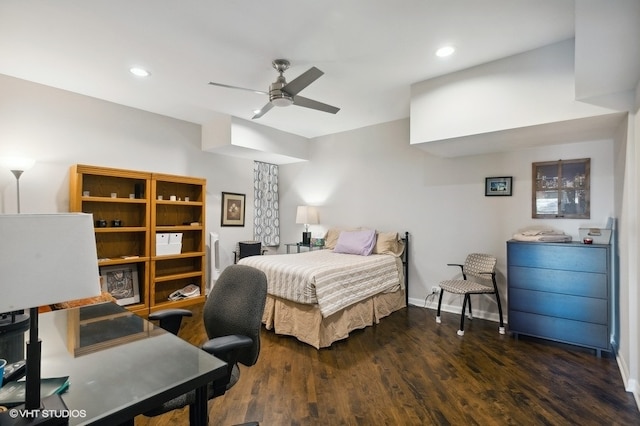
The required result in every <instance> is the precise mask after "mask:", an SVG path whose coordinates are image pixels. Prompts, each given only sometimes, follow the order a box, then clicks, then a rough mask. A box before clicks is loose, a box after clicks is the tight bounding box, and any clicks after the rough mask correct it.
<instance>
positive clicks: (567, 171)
mask: <svg viewBox="0 0 640 426" xmlns="http://www.w3.org/2000/svg"><path fill="white" fill-rule="evenodd" d="M590 166H591V159H590V158H581V159H577V160H558V161H546V162H541V163H533V179H532V182H533V189H532V205H531V210H532V215H531V216H532V217H533V218H537V219H589V218H590V215H591V208H590V179H589V177H590Z"/></svg>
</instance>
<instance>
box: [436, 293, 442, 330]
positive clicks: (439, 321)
mask: <svg viewBox="0 0 640 426" xmlns="http://www.w3.org/2000/svg"><path fill="white" fill-rule="evenodd" d="M443 294H444V290H443V289H442V288H441V289H440V297H439V298H438V313H437V314H436V323H438V324H440V323H441V322H442V320H441V319H440V306H441V305H442V295H443Z"/></svg>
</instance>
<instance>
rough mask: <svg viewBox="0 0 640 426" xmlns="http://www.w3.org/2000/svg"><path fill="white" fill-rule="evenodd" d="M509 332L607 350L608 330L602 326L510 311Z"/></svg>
mask: <svg viewBox="0 0 640 426" xmlns="http://www.w3.org/2000/svg"><path fill="white" fill-rule="evenodd" d="M509 331H511V332H513V333H521V334H527V335H529V336H535V337H542V338H545V339H551V340H556V341H560V342H565V343H571V344H575V345H582V346H588V347H591V348H600V349H604V350H609V341H608V339H607V335H608V334H609V330H608V327H607V326H606V325H602V324H593V323H589V322H581V321H574V320H569V319H565V318H556V317H548V316H544V315H536V314H532V313H527V312H512V311H510V312H509Z"/></svg>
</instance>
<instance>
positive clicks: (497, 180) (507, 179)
mask: <svg viewBox="0 0 640 426" xmlns="http://www.w3.org/2000/svg"><path fill="white" fill-rule="evenodd" d="M512 180H513V178H512V177H511V176H503V177H488V178H485V184H484V195H485V196H494V195H495V196H507V197H509V196H511V194H512V190H511V184H512Z"/></svg>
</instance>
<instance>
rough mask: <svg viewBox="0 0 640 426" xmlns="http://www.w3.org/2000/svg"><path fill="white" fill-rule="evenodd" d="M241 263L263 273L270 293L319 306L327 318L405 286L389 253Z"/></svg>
mask: <svg viewBox="0 0 640 426" xmlns="http://www.w3.org/2000/svg"><path fill="white" fill-rule="evenodd" d="M238 263H239V264H241V265H248V266H253V267H254V268H257V269H260V270H261V271H263V272H264V273H265V274H266V276H267V292H268V293H269V294H271V295H274V296H277V297H281V298H283V299H287V300H291V301H294V302H297V303H304V304H316V303H317V304H318V307H319V309H320V312H321V313H322V316H323V317H325V318H326V317H328V316H329V315H331V314H334V313H336V312H338V311H340V310H341V309H343V308H345V307H347V306H350V305H352V304H354V303H357V302H360V301H362V300H364V299H366V298H368V297H371V296H373V295H375V294H378V293H387V292H392V291H396V290H399V289H401V288H403V286H404V282H403V272H402V261H401V260H400V259H399V258H397V257H395V256H391V255H387V254H373V255H370V256H359V255H355V254H342V253H334V252H333V251H332V250H314V251H309V252H305V253H295V254H279V255H265V256H251V257H245V258H244V259H241V260H240V261H239V262H238Z"/></svg>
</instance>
